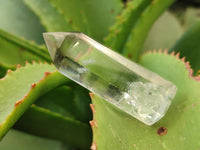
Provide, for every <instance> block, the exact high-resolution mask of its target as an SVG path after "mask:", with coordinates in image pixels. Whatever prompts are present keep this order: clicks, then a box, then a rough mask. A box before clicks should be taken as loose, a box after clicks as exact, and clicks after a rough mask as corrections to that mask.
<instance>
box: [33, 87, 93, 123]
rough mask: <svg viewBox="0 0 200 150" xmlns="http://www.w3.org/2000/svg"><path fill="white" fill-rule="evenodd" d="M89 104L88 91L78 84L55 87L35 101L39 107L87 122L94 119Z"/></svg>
mask: <svg viewBox="0 0 200 150" xmlns="http://www.w3.org/2000/svg"><path fill="white" fill-rule="evenodd" d="M89 104H90V97H89V94H88V91H87V90H85V89H84V88H81V87H80V86H77V85H76V86H71V87H68V86H62V87H58V88H56V89H53V90H52V91H49V92H48V93H46V94H45V95H43V96H41V97H40V98H39V99H38V100H37V101H36V102H35V105H37V106H39V107H43V108H45V109H48V110H50V111H52V112H55V113H59V114H61V115H62V116H65V117H70V118H73V119H76V120H79V121H82V122H85V123H88V122H89V121H90V120H91V119H92V113H91V110H90V107H89Z"/></svg>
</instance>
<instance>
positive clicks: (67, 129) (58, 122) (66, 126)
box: [15, 105, 92, 149]
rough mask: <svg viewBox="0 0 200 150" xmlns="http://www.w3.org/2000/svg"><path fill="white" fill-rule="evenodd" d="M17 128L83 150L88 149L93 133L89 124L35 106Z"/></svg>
mask: <svg viewBox="0 0 200 150" xmlns="http://www.w3.org/2000/svg"><path fill="white" fill-rule="evenodd" d="M15 128H17V129H20V130H22V131H26V132H28V133H31V134H35V135H38V136H42V137H48V138H52V139H57V140H60V141H63V142H65V143H67V144H70V145H73V146H75V147H78V148H82V149H88V148H89V146H90V144H91V141H92V131H91V128H90V126H89V124H88V123H87V124H86V123H82V122H80V121H77V120H74V119H72V118H69V117H64V116H62V115H60V114H58V113H54V112H51V111H49V110H47V109H44V108H41V107H38V106H35V105H33V106H31V108H30V109H29V110H28V111H27V112H26V113H25V114H24V115H23V116H22V118H20V119H19V121H18V122H17V123H16V124H15Z"/></svg>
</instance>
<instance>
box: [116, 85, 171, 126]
mask: <svg viewBox="0 0 200 150" xmlns="http://www.w3.org/2000/svg"><path fill="white" fill-rule="evenodd" d="M127 93H128V94H129V95H130V97H127V94H124V95H125V97H124V98H123V99H122V100H121V101H120V102H119V104H118V105H119V106H120V107H121V108H122V109H123V110H125V111H126V112H127V113H129V114H130V113H133V114H137V117H136V118H138V119H140V120H143V121H144V122H146V123H147V124H151V119H152V118H154V119H155V120H158V119H159V117H160V116H163V115H164V113H165V111H166V109H165V108H168V107H169V105H170V101H169V97H168V91H167V89H166V88H164V87H162V86H159V85H156V84H153V83H150V82H146V83H143V82H133V83H131V84H130V86H129V89H128V92H127Z"/></svg>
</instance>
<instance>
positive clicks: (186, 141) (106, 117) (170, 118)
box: [90, 52, 200, 150]
mask: <svg viewBox="0 0 200 150" xmlns="http://www.w3.org/2000/svg"><path fill="white" fill-rule="evenodd" d="M140 63H141V64H142V65H143V66H145V67H146V68H148V69H150V70H152V71H154V72H156V73H158V74H159V75H161V76H163V77H164V78H166V79H168V80H170V81H172V82H173V83H174V84H176V86H177V87H178V91H177V94H176V97H175V98H174V100H173V102H172V104H171V106H170V108H169V110H168V112H167V114H166V115H165V116H164V118H162V119H161V120H160V121H158V122H157V123H156V124H154V125H152V126H147V125H145V124H143V123H141V122H140V121H138V120H136V119H134V118H133V117H131V116H129V115H127V114H126V113H124V112H122V111H121V110H119V109H117V108H116V107H114V106H113V105H111V104H109V103H108V102H106V101H104V100H103V99H101V98H100V97H98V96H96V95H92V99H93V105H92V108H93V114H94V118H93V121H91V122H90V123H91V126H92V129H93V133H94V137H93V145H92V148H97V149H118V150H121V149H130V150H131V149H133V150H134V149H152V150H160V149H170V150H177V149H181V150H188V149H198V148H199V147H200V142H199V139H200V134H198V130H199V126H200V119H199V110H200V103H199V101H200V97H199V89H200V81H199V80H200V77H193V76H192V75H191V71H189V70H190V68H189V65H188V63H185V62H184V61H183V60H180V59H178V55H176V56H174V55H168V54H166V53H158V52H155V53H147V54H145V55H143V56H142V57H141V60H140ZM197 80H198V81H197ZM191 137H192V138H191Z"/></svg>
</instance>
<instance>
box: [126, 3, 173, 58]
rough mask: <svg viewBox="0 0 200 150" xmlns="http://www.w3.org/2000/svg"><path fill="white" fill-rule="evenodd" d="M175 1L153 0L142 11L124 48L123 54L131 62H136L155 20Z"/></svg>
mask: <svg viewBox="0 0 200 150" xmlns="http://www.w3.org/2000/svg"><path fill="white" fill-rule="evenodd" d="M174 1H175V0H167V1H163V0H154V1H152V3H151V4H150V5H148V7H147V8H146V9H145V10H144V11H143V13H142V14H141V16H140V18H139V19H138V21H137V24H136V25H135V26H134V28H133V29H132V31H131V32H130V35H129V37H128V40H127V42H126V44H125V46H124V49H123V53H124V55H125V56H127V57H129V58H130V59H132V60H137V59H138V56H139V55H140V52H141V50H142V46H143V44H144V42H145V39H146V37H147V35H148V33H149V31H150V29H151V27H152V25H153V24H154V22H155V21H156V20H157V18H158V17H159V16H160V15H161V14H162V13H163V12H164V11H165V10H166V9H167V8H168V7H169V6H170V5H171V4H172V3H173V2H174Z"/></svg>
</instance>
